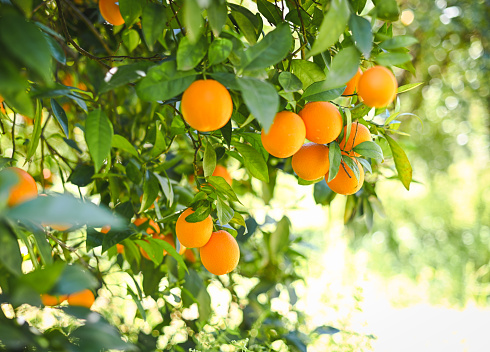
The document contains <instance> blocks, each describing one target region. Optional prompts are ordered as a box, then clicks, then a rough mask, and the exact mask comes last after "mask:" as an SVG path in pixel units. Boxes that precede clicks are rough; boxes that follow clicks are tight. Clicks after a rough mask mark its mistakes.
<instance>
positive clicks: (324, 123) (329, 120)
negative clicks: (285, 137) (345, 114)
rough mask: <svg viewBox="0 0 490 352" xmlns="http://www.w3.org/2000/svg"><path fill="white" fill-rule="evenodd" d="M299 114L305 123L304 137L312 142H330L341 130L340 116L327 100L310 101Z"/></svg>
mask: <svg viewBox="0 0 490 352" xmlns="http://www.w3.org/2000/svg"><path fill="white" fill-rule="evenodd" d="M299 116H301V118H302V119H303V121H304V123H305V127H306V138H307V139H308V140H310V141H312V142H314V143H318V144H327V143H330V142H331V141H333V140H335V138H337V137H338V136H339V134H340V131H342V116H341V115H340V112H339V110H338V109H337V108H336V107H335V105H333V104H331V103H329V102H326V101H314V102H310V103H308V104H306V105H305V107H304V108H303V109H302V110H301V111H300V112H299Z"/></svg>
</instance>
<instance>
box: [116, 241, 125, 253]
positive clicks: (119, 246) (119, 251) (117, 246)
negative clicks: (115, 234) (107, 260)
mask: <svg viewBox="0 0 490 352" xmlns="http://www.w3.org/2000/svg"><path fill="white" fill-rule="evenodd" d="M116 250H117V253H119V254H123V253H124V246H123V245H122V244H119V243H117V244H116Z"/></svg>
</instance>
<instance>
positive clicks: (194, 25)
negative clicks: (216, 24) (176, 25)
mask: <svg viewBox="0 0 490 352" xmlns="http://www.w3.org/2000/svg"><path fill="white" fill-rule="evenodd" d="M183 11H184V27H185V29H186V34H187V36H186V37H185V38H187V41H188V42H189V43H191V44H195V43H197V41H198V40H199V38H200V36H201V33H202V31H203V29H204V20H203V18H202V16H201V8H200V7H199V3H198V2H197V1H196V0H184V7H183ZM183 39H184V38H183ZM179 47H180V46H179ZM179 69H180V68H179Z"/></svg>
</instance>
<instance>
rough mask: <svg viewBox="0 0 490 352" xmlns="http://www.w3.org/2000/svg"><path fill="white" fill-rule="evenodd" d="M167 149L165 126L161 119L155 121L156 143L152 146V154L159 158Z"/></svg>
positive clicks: (153, 156)
mask: <svg viewBox="0 0 490 352" xmlns="http://www.w3.org/2000/svg"><path fill="white" fill-rule="evenodd" d="M166 149H167V142H166V140H165V127H164V126H163V124H162V122H161V121H157V122H156V123H155V143H153V148H151V151H150V156H151V157H152V158H157V157H158V156H160V154H162V153H163V152H164V151H165V150H166Z"/></svg>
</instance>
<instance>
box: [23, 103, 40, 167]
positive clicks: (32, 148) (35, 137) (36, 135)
mask: <svg viewBox="0 0 490 352" xmlns="http://www.w3.org/2000/svg"><path fill="white" fill-rule="evenodd" d="M36 102H37V104H36V115H35V116H34V130H33V131H32V136H31V139H30V141H29V146H28V147H27V155H26V159H27V160H29V161H30V160H31V158H32V156H33V155H34V154H35V153H36V149H37V146H38V145H39V139H40V138H41V132H42V127H41V120H42V118H43V106H42V105H41V100H37V101H36Z"/></svg>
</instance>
